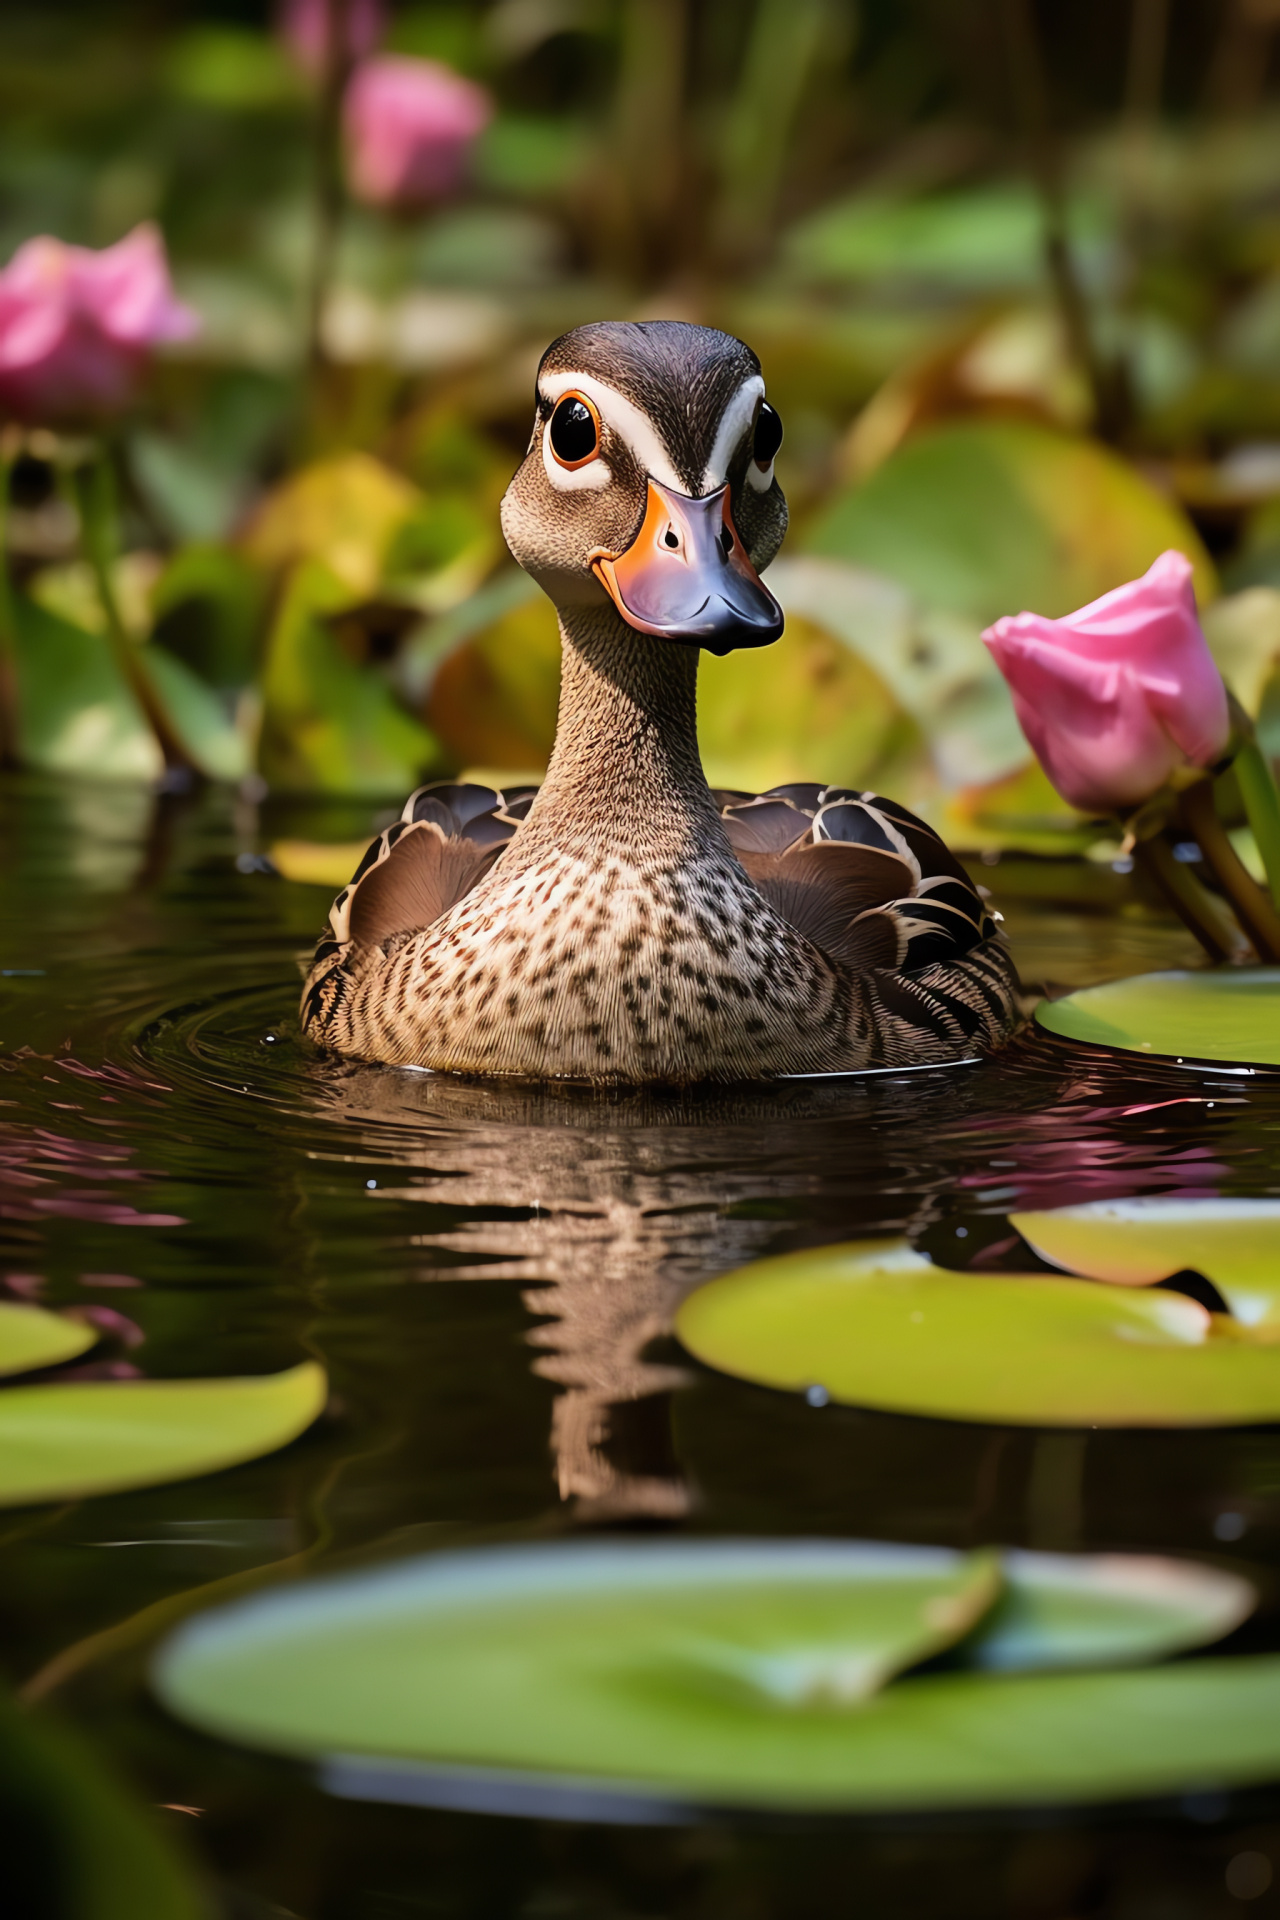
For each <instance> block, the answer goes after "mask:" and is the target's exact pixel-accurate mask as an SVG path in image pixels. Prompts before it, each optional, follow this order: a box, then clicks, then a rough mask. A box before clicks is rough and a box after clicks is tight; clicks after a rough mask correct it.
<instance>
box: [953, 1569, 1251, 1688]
mask: <svg viewBox="0 0 1280 1920" xmlns="http://www.w3.org/2000/svg"><path fill="white" fill-rule="evenodd" d="M1002 1570H1003V1573H1004V1576H1005V1586H1004V1590H1003V1592H1002V1593H1001V1595H1000V1598H999V1600H998V1601H997V1602H996V1605H995V1607H994V1608H993V1610H992V1612H991V1613H990V1614H989V1615H988V1616H987V1617H986V1618H985V1619H984V1620H983V1621H982V1622H981V1624H980V1625H979V1626H978V1627H977V1628H976V1629H975V1631H974V1632H973V1633H972V1634H971V1635H970V1637H969V1639H968V1640H967V1641H966V1642H965V1643H964V1647H963V1649H962V1652H963V1656H964V1659H965V1663H966V1665H970V1666H974V1667H980V1668H982V1669H983V1670H984V1671H986V1672H992V1673H1024V1672H1032V1671H1034V1670H1036V1669H1037V1668H1053V1667H1109V1666H1124V1665H1132V1664H1135V1663H1136V1662H1138V1661H1141V1660H1159V1659H1163V1658H1164V1657H1165V1656H1166V1655H1168V1654H1171V1653H1181V1652H1184V1651H1185V1650H1186V1649H1187V1648H1188V1647H1200V1646H1208V1645H1210V1644H1211V1643H1212V1642H1213V1641H1215V1640H1221V1639H1222V1638H1223V1636H1224V1635H1225V1634H1228V1633H1230V1632H1232V1630H1233V1629H1234V1628H1236V1627H1238V1626H1239V1625H1240V1623H1241V1621H1242V1620H1247V1619H1248V1617H1249V1615H1250V1614H1251V1613H1252V1612H1253V1609H1254V1607H1255V1606H1256V1605H1257V1599H1258V1596H1257V1591H1256V1589H1255V1588H1254V1587H1253V1586H1252V1585H1251V1584H1250V1582H1249V1581H1248V1580H1244V1579H1241V1578H1240V1577H1239V1576H1238V1575H1237V1574H1231V1573H1224V1572H1222V1571H1221V1569H1219V1568H1217V1567H1205V1566H1199V1565H1196V1564H1194V1563H1193V1562H1191V1561H1187V1560H1166V1559H1163V1558H1160V1557H1158V1556H1156V1555H1154V1554H1129V1553H1091V1554H1085V1553H1079V1554H1072V1553H1025V1552H1021V1551H1016V1550H1014V1551H1009V1552H1006V1553H1005V1554H1004V1555H1003V1558H1002Z"/></svg>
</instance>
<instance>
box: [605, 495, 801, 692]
mask: <svg viewBox="0 0 1280 1920" xmlns="http://www.w3.org/2000/svg"><path fill="white" fill-rule="evenodd" d="M591 569H592V572H593V573H594V574H595V576H596V579H597V580H598V581H599V582H600V584H601V586H602V587H603V588H604V590H605V592H606V593H607V594H608V595H609V598H610V599H611V600H612V601H613V604H614V605H615V607H617V609H618V612H619V613H620V614H621V615H622V617H623V619H624V620H625V621H626V622H627V624H628V626H632V627H635V628H636V629H637V630H638V631H639V632H640V633H652V634H654V635H656V636H657V638H658V639H660V640H676V641H679V642H681V643H683V644H684V645H685V646H692V647H705V648H706V649H707V651H708V652H709V653H717V654H725V653H731V652H732V651H733V650H734V648H735V647H767V646H768V645H769V644H770V643H771V642H772V641H774V640H776V639H778V637H779V635H780V634H781V632H782V626H783V616H782V608H781V607H780V606H779V605H778V603H777V601H776V600H775V599H774V597H773V595H772V594H771V593H770V592H769V590H768V588H767V587H766V586H765V584H764V582H763V581H762V580H761V578H760V576H759V574H758V573H757V572H756V570H755V568H754V567H753V566H752V564H751V562H750V560H749V559H748V557H747V552H746V548H745V547H744V546H743V544H742V542H741V540H740V539H739V538H738V532H737V528H736V527H735V526H734V524H733V521H732V519H731V518H730V515H729V489H728V487H727V486H724V487H721V488H720V490H719V492H718V493H710V494H707V495H706V497H705V498H704V499H701V500H694V499H692V498H691V497H690V496H689V495H688V494H685V493H676V492H675V491H674V489H673V488H671V487H664V486H663V485H662V483H661V481H659V480H654V479H650V481H649V495H648V499H647V501H646V503H645V514H644V519H643V520H642V522H641V523H640V531H639V533H638V534H637V535H636V537H635V539H634V540H633V541H632V542H631V545H630V546H629V547H628V548H627V549H626V551H625V552H623V553H618V554H611V553H603V552H601V553H597V554H595V555H593V557H592V561H591Z"/></svg>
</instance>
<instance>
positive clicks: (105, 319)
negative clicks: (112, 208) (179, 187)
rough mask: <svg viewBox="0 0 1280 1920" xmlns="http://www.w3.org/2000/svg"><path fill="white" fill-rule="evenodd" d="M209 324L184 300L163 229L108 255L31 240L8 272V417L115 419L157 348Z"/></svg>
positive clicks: (1, 337) (4, 290) (4, 377)
mask: <svg viewBox="0 0 1280 1920" xmlns="http://www.w3.org/2000/svg"><path fill="white" fill-rule="evenodd" d="M199 326H200V320H199V316H198V315H197V314H195V313H193V312H192V310H191V308H190V307H185V306H183V305H182V303H181V301H179V300H176V299H175V298H174V294H173V288H172V286H171V284H170V281H169V267H168V262H167V261H166V259H165V252H164V241H163V240H162V239H161V237H160V233H159V230H158V228H156V227H154V226H151V225H145V226H140V227H135V228H134V230H133V232H132V233H130V234H127V235H126V236H125V238H124V239H123V240H120V241H117V243H116V245H115V246H114V247H105V248H103V250H102V251H101V252H100V253H95V252H94V251H93V250H92V249H91V248H89V247H69V246H65V245H64V244H63V242H62V241H61V240H54V239H52V238H51V237H50V236H49V235H47V234H42V235H41V236H40V237H39V238H38V239H35V240H28V241H27V242H26V243H25V245H23V246H21V247H19V248H18V251H17V252H16V253H15V254H14V256H13V258H12V260H11V261H10V262H9V264H8V266H7V267H5V268H4V270H3V272H0V412H6V413H10V414H12V415H15V416H16V417H18V418H19V419H24V420H37V421H40V422H42V423H44V424H50V423H58V422H62V421H67V420H72V421H74V420H79V419H82V418H83V417H84V416H85V415H86V414H88V415H97V414H102V413H110V412H115V411H117V410H118V409H119V408H120V407H122V406H125V405H126V404H127V403H128V401H129V400H130V399H131V397H132V395H133V393H134V390H135V388H136V386H137V383H138V380H139V378H140V376H141V374H142V373H143V371H144V370H145V368H146V363H147V359H148V356H149V354H150V352H151V349H152V348H153V347H155V346H158V345H160V344H161V343H162V342H164V341H168V340H189V339H190V338H191V335H192V334H193V333H195V332H197V331H198V329H199Z"/></svg>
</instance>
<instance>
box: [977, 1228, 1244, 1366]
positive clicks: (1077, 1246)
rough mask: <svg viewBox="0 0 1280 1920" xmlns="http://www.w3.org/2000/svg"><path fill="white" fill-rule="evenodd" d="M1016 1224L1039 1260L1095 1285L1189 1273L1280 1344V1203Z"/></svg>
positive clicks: (1134, 1283)
mask: <svg viewBox="0 0 1280 1920" xmlns="http://www.w3.org/2000/svg"><path fill="white" fill-rule="evenodd" d="M1011 1224H1012V1225H1013V1226H1014V1227H1016V1228H1017V1230H1018V1232H1019V1233H1020V1234H1021V1235H1022V1237H1023V1239H1024V1240H1026V1241H1027V1242H1028V1243H1029V1244H1030V1245H1031V1246H1032V1247H1034V1248H1035V1250H1036V1252H1037V1253H1038V1254H1039V1255H1040V1258H1041V1259H1042V1260H1049V1261H1052V1263H1053V1265H1054V1266H1056V1267H1064V1268H1065V1269H1066V1270H1067V1272H1069V1273H1082V1274H1087V1275H1088V1277H1089V1278H1090V1279H1091V1280H1109V1281H1111V1282H1112V1283H1113V1284H1114V1285H1117V1286H1123V1287H1145V1286H1150V1285H1151V1283H1152V1282H1153V1281H1156V1280H1167V1279H1168V1278H1169V1277H1170V1276H1171V1275H1173V1274H1175V1273H1181V1272H1183V1270H1184V1269H1187V1268H1191V1269H1193V1270H1194V1271H1195V1272H1196V1273H1202V1274H1203V1275H1204V1276H1205V1278H1206V1279H1207V1280H1212V1281H1213V1284H1214V1285H1215V1286H1216V1287H1217V1289H1218V1292H1219V1293H1220V1294H1221V1295H1222V1297H1223V1299H1224V1300H1225V1301H1226V1303H1227V1305H1228V1306H1229V1307H1230V1309H1231V1311H1232V1313H1233V1315H1234V1316H1235V1318H1236V1319H1237V1320H1239V1321H1240V1322H1241V1324H1242V1325H1244V1326H1246V1327H1259V1328H1264V1327H1265V1328H1269V1329H1274V1333H1273V1336H1272V1337H1273V1338H1280V1200H1166V1199H1161V1198H1151V1199H1140V1200H1097V1201H1093V1202H1091V1203H1090V1204H1088V1205H1086V1206H1080V1207H1058V1208H1056V1209H1055V1210H1054V1211H1052V1212H1046V1213H1015V1214H1014V1215H1012V1217H1011Z"/></svg>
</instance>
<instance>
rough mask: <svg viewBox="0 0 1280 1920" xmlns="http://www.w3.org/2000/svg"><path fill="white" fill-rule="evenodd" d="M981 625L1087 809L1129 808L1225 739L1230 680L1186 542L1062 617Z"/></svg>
mask: <svg viewBox="0 0 1280 1920" xmlns="http://www.w3.org/2000/svg"><path fill="white" fill-rule="evenodd" d="M982 637H983V639H984V640H985V641H986V643H987V645H988V646H989V647H990V649H991V652H992V654H993V655H994V657H995V662H996V665H997V666H998V667H999V669H1000V671H1001V673H1002V674H1003V675H1004V677H1005V679H1006V680H1007V681H1008V682H1009V686H1010V689H1011V690H1012V693H1013V704H1014V707H1015V708H1016V710H1017V714H1018V720H1019V722H1020V723H1021V726H1022V731H1023V732H1024V733H1025V734H1026V736H1027V739H1028V740H1029V741H1030V742H1031V745H1032V746H1033V747H1034V749H1035V751H1036V755H1037V757H1038V758H1039V760H1040V764H1041V765H1042V766H1043V768H1044V770H1045V772H1046V773H1047V774H1048V776H1049V778H1050V780H1052V782H1053V784H1054V786H1055V787H1056V788H1057V790H1058V792H1059V793H1060V794H1061V795H1062V797H1063V799H1064V800H1067V801H1069V802H1070V803H1071V805H1072V806H1073V807H1079V808H1080V810H1081V811H1082V812H1084V813H1119V814H1126V813H1131V812H1132V811H1133V809H1134V808H1135V807H1138V806H1141V804H1142V803H1143V801H1144V800H1149V799H1150V798H1151V796H1152V794H1154V793H1156V792H1157V791H1158V790H1159V789H1160V788H1161V787H1162V786H1163V785H1164V784H1165V782H1166V781H1167V780H1168V779H1169V777H1170V775H1171V774H1173V773H1175V772H1176V771H1177V770H1178V769H1179V768H1185V767H1211V766H1212V765H1213V764H1214V763H1215V762H1216V761H1218V760H1220V759H1221V758H1222V756H1223V754H1224V753H1225V751H1226V748H1227V743H1228V740H1229V738H1230V733H1231V724H1230V720H1229V718H1228V714H1227V696H1226V690H1225V688H1224V687H1223V684H1222V676H1221V674H1220V673H1219V672H1218V669H1217V667H1216V666H1215V665H1214V662H1213V656H1212V654H1211V653H1210V652H1209V648H1208V644H1207V642H1206V640H1205V637H1204V634H1203V633H1202V632H1201V631H1200V622H1199V621H1198V620H1197V618H1196V602H1195V594H1194V593H1193V591H1192V587H1191V562H1190V561H1189V560H1188V559H1187V558H1186V557H1185V555H1184V554H1181V553H1177V552H1175V551H1174V550H1173V549H1170V551H1169V552H1168V553H1162V554H1161V555H1160V558H1159V559H1158V560H1157V561H1156V562H1155V564H1154V565H1153V566H1152V567H1150V568H1149V569H1148V571H1147V572H1146V573H1144V574H1143V576H1142V578H1141V580H1130V581H1129V582H1128V583H1127V584H1126V585H1125V586H1123V587H1116V588H1115V589H1114V590H1113V591H1112V592H1111V593H1104V594H1103V596H1102V598H1101V599H1100V600H1094V601H1091V602H1090V604H1089V605H1088V606H1087V607H1081V609H1080V611H1079V612H1078V613H1070V614H1068V615H1067V617H1066V618H1065V619H1064V620H1046V619H1043V618H1042V617H1041V616H1040V615H1039V614H1037V613H1018V614H1013V615H1007V616H1006V617H1005V618H1004V619H1003V620H997V621H996V623H995V625H994V626H993V627H988V628H987V631H986V632H985V633H984V634H983V636H982Z"/></svg>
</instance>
